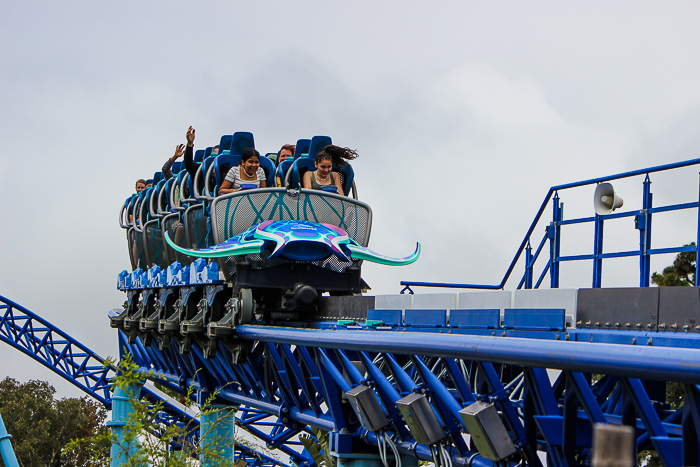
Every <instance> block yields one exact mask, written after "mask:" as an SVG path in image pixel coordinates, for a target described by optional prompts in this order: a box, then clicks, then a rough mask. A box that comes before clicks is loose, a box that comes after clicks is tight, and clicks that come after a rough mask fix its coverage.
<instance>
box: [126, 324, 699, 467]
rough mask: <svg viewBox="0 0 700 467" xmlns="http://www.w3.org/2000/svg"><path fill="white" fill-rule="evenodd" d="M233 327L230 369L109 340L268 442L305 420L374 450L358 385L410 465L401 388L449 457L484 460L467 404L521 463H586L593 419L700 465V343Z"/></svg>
mask: <svg viewBox="0 0 700 467" xmlns="http://www.w3.org/2000/svg"><path fill="white" fill-rule="evenodd" d="M377 332H379V334H378V333H377ZM613 332H614V331H613ZM237 335H238V339H240V340H241V341H247V342H248V343H249V344H250V351H249V354H248V358H247V361H246V362H245V363H240V364H232V363H231V361H232V359H231V357H232V356H231V353H230V352H229V351H228V349H227V348H226V347H225V346H220V347H219V349H218V351H217V353H216V355H215V357H214V358H211V359H206V358H204V357H203V353H202V350H201V348H200V347H199V345H198V344H197V343H195V344H194V345H193V346H192V350H191V351H190V353H189V354H184V355H183V354H179V353H178V351H177V350H176V349H175V347H176V346H175V345H174V344H173V346H172V347H171V348H170V349H167V350H165V351H160V350H159V349H158V348H157V346H150V347H144V346H143V345H142V344H141V341H140V339H137V341H136V343H135V344H132V345H129V344H128V339H127V338H126V336H124V334H122V333H121V332H120V343H121V345H123V346H124V347H125V348H126V349H127V350H128V351H129V352H131V353H132V354H133V355H134V359H135V361H136V362H137V363H138V364H139V365H140V366H141V371H143V372H144V373H145V372H148V371H153V372H154V373H155V374H156V375H158V377H162V378H165V379H166V380H168V381H171V382H173V383H174V384H178V385H193V386H194V387H195V388H197V389H200V390H203V391H214V390H218V397H219V398H220V399H221V400H223V401H227V402H228V403H230V404H234V405H238V406H240V407H241V408H242V409H244V415H243V416H242V417H241V420H243V421H245V420H262V419H263V418H265V417H266V416H268V417H270V419H271V420H272V425H271V426H274V429H273V430H272V431H270V432H269V434H268V435H267V436H268V438H267V439H268V440H269V443H270V444H271V445H273V446H282V445H283V443H284V444H288V443H289V440H290V439H291V438H292V437H294V436H296V435H297V434H299V433H301V432H303V431H306V432H310V431H311V430H310V429H311V428H314V429H320V430H324V431H327V432H330V439H331V442H330V447H331V450H332V451H333V453H334V454H335V455H337V456H339V457H341V458H342V457H344V456H352V455H357V453H358V452H362V451H363V450H364V451H367V452H370V453H371V452H375V453H376V452H377V446H378V445H379V444H380V438H381V437H382V436H384V435H382V434H378V433H373V432H368V431H366V430H364V429H363V428H362V426H361V425H360V423H359V421H358V419H357V418H356V415H355V413H354V412H353V411H352V410H351V408H350V406H349V404H347V402H346V400H345V393H346V392H347V391H349V390H350V389H351V388H353V387H356V386H358V385H360V384H362V385H365V386H368V387H370V388H372V390H373V391H374V393H375V395H376V397H377V399H378V400H379V401H381V404H382V407H383V410H384V412H385V414H386V416H387V417H388V419H389V420H390V427H389V428H388V429H386V431H385V436H388V437H390V438H391V439H393V441H394V443H395V445H396V446H397V448H398V450H399V452H400V453H401V454H402V455H405V456H412V457H416V458H418V459H421V460H427V461H430V460H432V459H433V450H432V449H433V448H432V447H431V446H427V445H423V444H419V443H417V442H416V440H415V439H414V437H413V436H412V434H411V431H410V428H409V427H408V425H407V424H406V422H405V421H404V419H403V418H402V417H401V414H400V413H399V411H398V410H397V405H396V402H397V401H398V400H399V399H400V398H401V397H404V396H406V395H409V394H411V393H419V394H426V395H427V396H428V398H429V400H430V402H431V407H432V409H433V411H434V412H435V413H436V414H438V416H439V419H440V423H441V427H442V430H443V431H444V434H445V441H444V444H445V446H446V452H448V453H449V455H450V456H451V458H452V462H453V463H454V464H458V465H472V466H485V465H488V466H491V465H494V464H493V462H491V461H489V460H487V459H485V458H482V457H481V456H480V455H479V453H478V451H476V449H475V448H474V446H473V445H471V446H470V445H469V443H467V442H466V441H465V438H464V437H463V436H462V434H463V433H466V426H465V425H463V422H462V419H461V418H460V416H459V415H458V412H459V410H461V409H462V408H464V407H466V406H468V405H470V404H471V403H473V402H475V401H484V402H491V403H493V404H495V406H496V407H497V408H498V411H499V412H500V414H501V418H502V420H503V422H504V426H505V428H506V429H507V431H508V432H509V434H510V436H511V438H512V439H513V440H514V442H515V444H516V446H517V449H518V453H519V454H520V456H521V458H522V459H523V461H524V463H525V464H526V465H532V466H540V465H542V464H541V461H540V459H539V457H538V454H537V453H538V451H539V452H544V453H546V456H547V458H548V462H549V463H550V465H553V466H572V465H578V464H577V463H580V462H582V463H583V464H588V463H589V461H590V460H589V457H590V455H591V441H592V429H593V424H595V423H612V424H625V425H629V426H632V427H634V428H635V433H636V438H637V449H638V450H639V451H641V450H646V449H651V450H654V451H656V452H657V453H658V455H659V457H660V458H661V460H662V462H663V463H664V465H666V466H680V465H696V466H697V465H698V463H699V462H700V458H699V457H698V443H699V441H700V438H699V437H698V433H700V411H699V407H700V386H698V383H700V365H699V364H698V362H700V350H698V349H693V348H668V347H655V346H646V345H642V346H636V345H620V344H600V343H590V342H575V341H564V340H553V339H541V340H540V339H525V338H515V337H507V338H503V337H492V336H476V335H455V334H438V333H437V332H420V333H418V332H391V331H386V332H381V331H374V332H373V331H370V330H368V329H367V328H363V329H362V330H329V329H325V330H319V329H294V328H274V327H266V326H240V327H238V328H237ZM358 368H359V369H358ZM548 369H549V370H548ZM552 369H554V370H557V371H553V370H552ZM593 375H595V376H593ZM652 378H653V379H652ZM666 381H668V382H676V383H680V384H682V385H683V387H684V388H685V394H686V395H685V404H684V405H683V406H682V407H680V408H672V407H671V406H670V405H669V404H667V403H666V393H665V388H666V384H667V383H666ZM252 432H254V431H252ZM256 434H258V433H256ZM259 435H260V437H261V438H263V437H264V436H265V435H264V434H259ZM285 452H287V451H285ZM511 465H514V464H511Z"/></svg>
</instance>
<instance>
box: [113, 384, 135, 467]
mask: <svg viewBox="0 0 700 467" xmlns="http://www.w3.org/2000/svg"><path fill="white" fill-rule="evenodd" d="M142 386H143V384H134V385H132V386H131V388H130V389H129V391H125V390H124V389H122V388H120V387H118V386H117V387H116V388H115V390H114V395H112V421H111V422H107V426H109V427H111V430H112V434H113V435H114V437H115V438H116V439H115V441H114V442H113V443H112V447H111V449H110V451H109V458H110V459H111V461H110V466H111V467H119V466H121V465H126V463H127V462H128V460H129V457H131V456H132V455H133V454H134V451H135V450H136V440H134V444H133V445H132V444H130V443H129V441H128V440H127V439H126V436H125V434H126V433H125V430H124V426H125V425H126V424H127V423H128V421H129V417H130V416H131V414H132V413H133V412H134V407H133V405H132V404H133V401H135V400H138V398H139V394H140V393H141V387H142Z"/></svg>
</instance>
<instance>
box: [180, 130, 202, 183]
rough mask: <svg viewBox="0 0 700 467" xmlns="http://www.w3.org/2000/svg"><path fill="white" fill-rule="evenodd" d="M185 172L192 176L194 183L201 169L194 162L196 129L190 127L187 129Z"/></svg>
mask: <svg viewBox="0 0 700 467" xmlns="http://www.w3.org/2000/svg"><path fill="white" fill-rule="evenodd" d="M183 162H184V164H185V170H187V173H188V174H190V180H192V181H193V182H194V177H195V175H197V169H198V168H199V167H198V166H197V164H196V163H195V162H194V128H192V127H189V128H188V129H187V147H185V159H184V161H183Z"/></svg>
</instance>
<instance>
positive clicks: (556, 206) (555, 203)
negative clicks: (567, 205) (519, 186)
mask: <svg viewBox="0 0 700 467" xmlns="http://www.w3.org/2000/svg"><path fill="white" fill-rule="evenodd" d="M563 207H564V206H563V204H560V203H559V192H558V191H555V192H554V198H552V223H551V224H550V225H549V227H548V229H547V236H548V237H549V277H550V279H551V285H550V287H551V288H553V289H558V288H559V253H560V247H559V236H560V234H561V227H560V226H559V222H560V221H561V220H562V217H563V215H562V214H563Z"/></svg>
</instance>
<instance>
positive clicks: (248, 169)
mask: <svg viewBox="0 0 700 467" xmlns="http://www.w3.org/2000/svg"><path fill="white" fill-rule="evenodd" d="M242 185H255V187H256V188H267V177H266V176H265V171H264V170H263V168H262V167H260V153H259V152H258V151H256V150H255V149H253V148H246V149H244V150H243V152H242V153H241V165H237V166H235V167H231V169H230V170H229V171H228V173H227V174H226V178H225V179H224V182H223V183H222V184H221V189H220V190H219V194H220V195H225V194H227V193H235V192H237V191H239V190H240V189H241V186H242Z"/></svg>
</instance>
